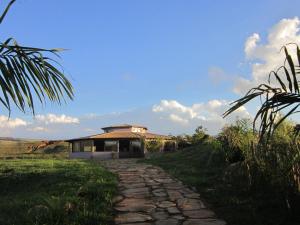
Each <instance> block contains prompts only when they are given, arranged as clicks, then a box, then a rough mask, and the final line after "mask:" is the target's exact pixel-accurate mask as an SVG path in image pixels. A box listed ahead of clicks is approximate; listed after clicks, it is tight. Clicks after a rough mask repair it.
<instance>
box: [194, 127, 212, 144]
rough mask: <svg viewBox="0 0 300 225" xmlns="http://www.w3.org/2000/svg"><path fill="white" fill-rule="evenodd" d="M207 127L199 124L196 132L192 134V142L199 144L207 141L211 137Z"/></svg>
mask: <svg viewBox="0 0 300 225" xmlns="http://www.w3.org/2000/svg"><path fill="white" fill-rule="evenodd" d="M206 132H207V129H205V128H204V127H203V126H199V127H197V128H196V130H195V133H194V134H193V135H192V138H191V139H192V144H193V145H197V144H200V143H202V142H204V141H205V139H207V138H208V137H209V135H207V134H206Z"/></svg>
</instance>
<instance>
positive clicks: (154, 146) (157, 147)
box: [145, 139, 164, 153]
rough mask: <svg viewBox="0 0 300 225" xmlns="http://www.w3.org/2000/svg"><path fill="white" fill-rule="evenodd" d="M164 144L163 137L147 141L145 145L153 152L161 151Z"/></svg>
mask: <svg viewBox="0 0 300 225" xmlns="http://www.w3.org/2000/svg"><path fill="white" fill-rule="evenodd" d="M163 146H164V143H163V140H162V139H156V140H150V141H145V147H146V149H147V151H148V152H151V153H155V152H160V151H161V149H162V148H163Z"/></svg>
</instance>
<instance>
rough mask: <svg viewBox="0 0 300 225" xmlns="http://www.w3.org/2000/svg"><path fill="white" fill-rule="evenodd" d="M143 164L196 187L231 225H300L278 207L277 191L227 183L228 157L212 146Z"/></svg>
mask: <svg viewBox="0 0 300 225" xmlns="http://www.w3.org/2000/svg"><path fill="white" fill-rule="evenodd" d="M141 162H146V163H150V164H154V165H157V166H160V167H162V168H164V169H165V170H166V171H167V172H169V173H170V174H171V175H173V176H175V177H177V178H179V179H180V180H182V181H183V182H184V183H185V184H187V185H189V186H192V187H196V188H197V190H198V191H199V193H200V194H201V196H202V197H203V198H204V200H205V201H206V204H207V205H208V206H209V207H210V208H212V209H213V210H214V211H215V212H216V213H217V215H218V217H220V218H222V219H224V220H226V221H227V223H228V224H229V225H283V224H284V225H287V224H298V223H292V222H289V219H287V218H286V212H285V211H284V209H283V208H281V207H280V205H279V204H277V203H278V202H277V200H278V199H276V197H275V198H274V196H276V188H275V189H274V188H273V189H272V188H270V187H266V188H265V189H264V190H258V191H254V192H253V191H252V192H250V191H249V190H245V189H244V187H243V183H242V181H241V180H240V179H239V178H237V179H235V178H234V177H231V182H227V181H226V179H225V175H224V174H225V171H227V170H228V165H227V164H226V163H225V160H224V155H223V153H222V151H221V150H213V149H212V148H211V147H210V146H209V145H200V146H196V147H190V148H187V149H184V150H182V151H178V152H174V153H164V154H163V155H153V156H152V157H150V158H149V159H144V160H141ZM239 182H241V183H239ZM262 186H263V184H262ZM266 190H267V191H266Z"/></svg>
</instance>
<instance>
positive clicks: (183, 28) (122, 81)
mask: <svg viewBox="0 0 300 225" xmlns="http://www.w3.org/2000/svg"><path fill="white" fill-rule="evenodd" d="M7 2H8V1H1V3H0V8H1V9H3V8H4V7H5V5H6V4H7ZM299 7H300V2H299V1H298V0H252V1H236V0H228V1H226V2H225V1H216V0H203V1H199V0H189V1H182V0H151V1H150V0H110V1H102V0H87V1H70V0H64V1H61V0H43V1H41V0H17V1H16V3H15V4H14V5H13V6H12V8H11V10H10V11H9V13H8V15H7V17H6V18H5V21H4V22H3V23H2V24H1V25H0V30H1V32H0V40H1V41H4V40H5V39H7V38H8V37H14V38H15V39H16V40H17V41H18V43H19V44H20V45H26V46H34V47H43V48H64V49H67V50H65V51H64V52H62V53H61V59H58V60H59V62H60V63H61V64H62V65H63V68H64V72H65V74H66V75H67V77H68V78H69V79H70V80H71V82H72V84H73V85H74V88H75V99H74V101H68V102H67V104H63V105H61V106H58V105H55V104H53V103H49V102H47V103H46V104H45V105H38V104H37V105H36V115H35V116H33V115H32V114H30V112H28V113H26V114H23V113H21V112H19V111H18V110H17V109H13V111H12V114H11V116H10V118H9V120H8V112H7V111H6V110H5V109H4V108H3V107H0V136H10V137H24V138H43V139H65V138H73V137H80V136H86V135H90V134H95V133H101V127H104V126H107V125H112V124H120V123H122V124H123V123H134V124H136V123H138V124H142V125H145V126H147V127H148V128H149V130H151V131H153V132H158V133H162V134H173V135H177V134H183V133H192V132H193V131H194V130H195V128H196V127H197V126H199V125H202V126H204V127H206V128H207V130H208V132H209V133H210V134H216V133H218V132H219V131H220V129H221V128H222V127H223V126H224V125H225V124H228V123H232V122H233V121H234V120H235V119H236V118H237V117H238V118H244V117H249V118H253V115H254V114H255V111H256V110H257V107H258V106H257V104H255V103H252V104H249V105H246V107H243V108H240V109H239V111H238V112H236V113H235V114H233V115H231V116H230V117H228V118H225V119H224V118H222V113H223V112H224V111H225V110H226V109H228V107H229V103H230V102H232V101H234V100H236V99H238V98H239V97H241V96H242V95H243V94H244V93H245V91H246V90H248V89H249V88H251V87H253V86H255V85H256V84H258V83H259V82H261V81H265V80H266V77H267V74H268V73H269V71H271V70H273V69H275V68H276V67H278V66H280V65H281V63H282V54H281V53H280V51H279V50H280V47H281V46H282V45H284V44H286V43H288V42H296V43H300V34H299V29H300V19H299V18H300V15H299V10H298V9H299Z"/></svg>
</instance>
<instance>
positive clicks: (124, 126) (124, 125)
mask: <svg viewBox="0 0 300 225" xmlns="http://www.w3.org/2000/svg"><path fill="white" fill-rule="evenodd" d="M130 127H140V128H145V129H148V128H147V127H145V126H141V125H137V124H117V125H113V126H108V127H103V128H102V129H109V128H130Z"/></svg>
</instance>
